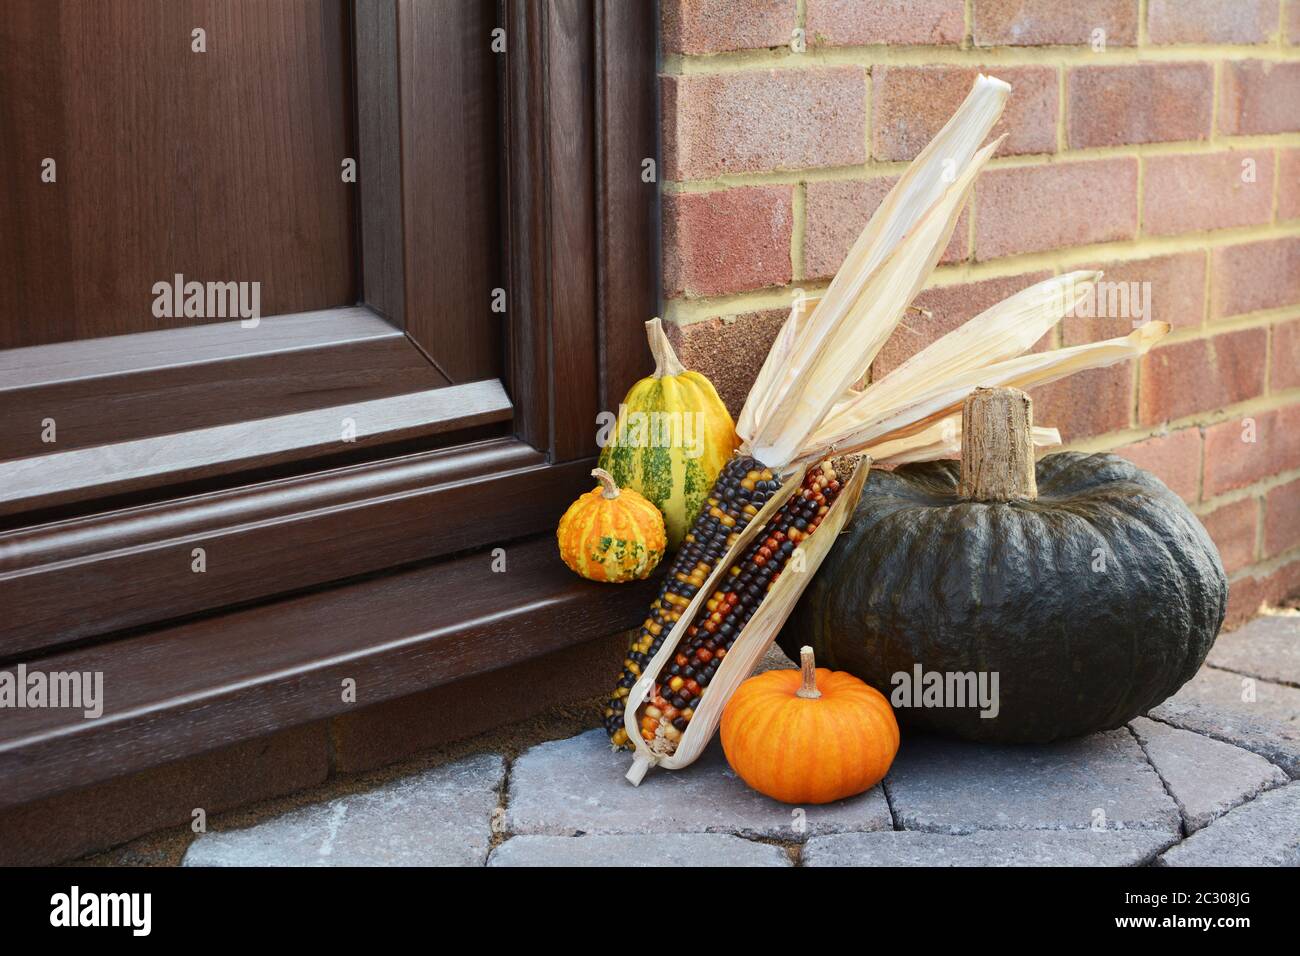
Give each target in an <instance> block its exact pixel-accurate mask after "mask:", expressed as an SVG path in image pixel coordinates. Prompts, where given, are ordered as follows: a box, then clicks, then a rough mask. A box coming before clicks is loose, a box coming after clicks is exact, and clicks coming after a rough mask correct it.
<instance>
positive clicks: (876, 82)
mask: <svg viewBox="0 0 1300 956" xmlns="http://www.w3.org/2000/svg"><path fill="white" fill-rule="evenodd" d="M661 11H662V20H663V24H662V25H663V31H662V42H663V50H662V52H663V78H662V107H663V116H662V121H663V159H664V170H663V174H664V183H663V191H664V277H663V278H664V296H665V299H666V306H665V313H666V317H667V318H668V319H669V327H670V330H671V332H672V334H673V336H674V338H675V340H676V341H677V343H678V345H679V347H680V350H681V352H682V354H683V358H684V359H685V360H686V361H687V362H688V364H691V365H694V366H695V367H698V368H700V369H701V370H703V371H705V372H706V373H707V374H709V375H710V376H711V377H712V378H713V379H714V381H715V383H716V384H718V386H719V388H720V390H721V391H722V392H723V395H724V397H725V398H726V399H727V401H728V403H729V404H730V405H731V406H732V408H733V410H736V409H738V407H739V405H740V404H741V403H742V402H743V400H744V396H745V394H746V392H747V390H748V388H749V383H750V381H751V380H752V377H753V375H754V373H755V372H756V371H757V363H758V362H759V361H760V360H761V356H762V354H763V353H764V351H765V350H766V347H767V344H768V343H769V342H770V341H771V338H772V336H773V335H774V334H775V331H776V329H777V328H778V327H779V325H780V322H781V320H782V319H783V317H784V315H785V312H786V310H787V309H788V307H789V302H790V300H791V297H792V296H793V295H794V293H795V290H797V289H802V290H807V291H810V292H811V291H816V290H819V289H823V288H824V287H825V286H826V285H827V283H828V281H829V278H830V276H831V275H832V274H833V273H834V271H835V269H836V268H837V267H838V266H839V264H840V261H841V260H842V258H843V256H844V254H845V252H846V251H847V249H848V247H849V245H850V243H851V242H852V241H853V239H854V238H855V237H856V235H857V233H858V231H859V230H860V229H861V228H862V226H863V225H864V224H865V223H866V220H867V218H868V217H869V216H870V214H871V212H872V211H873V210H874V209H875V207H876V206H877V205H878V204H879V202H880V201H881V199H882V198H883V196H884V194H885V192H886V190H887V189H888V188H889V186H890V185H891V183H892V181H893V179H894V178H895V177H897V175H898V174H899V172H900V170H901V169H903V168H904V166H905V164H906V161H907V160H909V159H911V158H912V157H913V156H915V155H916V153H917V152H918V151H919V150H920V148H921V147H922V146H923V145H924V144H925V143H926V141H927V140H928V139H929V137H930V136H932V135H933V134H934V132H935V131H936V130H937V129H938V128H939V127H940V126H941V125H942V123H943V122H944V121H945V120H946V119H947V117H948V115H949V114H950V113H951V112H952V110H953V109H954V108H955V107H956V105H957V104H958V103H959V102H960V101H961V99H962V97H963V96H964V95H965V93H966V92H967V90H968V89H969V87H970V83H971V80H972V79H973V77H974V75H975V73H976V72H977V71H979V70H984V71H986V72H991V73H993V74H994V75H997V76H1000V77H1002V78H1003V79H1005V80H1007V81H1008V82H1010V83H1011V84H1012V86H1013V87H1014V93H1013V95H1012V98H1011V102H1010V104H1009V106H1008V108H1007V110H1006V113H1005V115H1004V118H1003V120H1002V122H1001V124H1000V127H999V129H998V130H997V132H1006V133H1009V134H1010V135H1009V136H1008V138H1007V140H1006V142H1005V144H1004V145H1003V147H1002V149H1001V151H1000V153H999V154H998V156H997V157H996V158H995V159H994V160H993V161H992V163H991V164H990V168H989V169H988V170H987V171H986V172H985V173H984V174H983V175H982V177H981V179H980V180H979V182H978V183H977V185H976V189H975V195H974V198H973V200H972V202H971V204H970V208H969V209H968V210H967V212H966V213H965V215H964V217H963V219H962V222H961V223H960V224H959V226H958V229H957V233H956V235H955V236H954V238H953V240H952V243H951V244H950V246H949V248H948V250H947V252H946V253H945V255H944V259H943V262H942V263H941V264H940V266H939V268H938V270H937V271H936V273H935V275H934V278H933V283H932V287H931V288H929V289H927V290H926V291H924V292H922V293H921V297H920V299H919V302H918V304H920V305H922V306H924V307H925V308H927V309H928V310H930V312H931V313H932V315H931V316H930V317H920V316H917V317H915V318H913V317H911V316H909V318H908V319H907V320H906V321H905V322H904V323H903V325H902V326H900V329H899V331H898V333H897V334H896V335H895V337H894V339H893V340H892V341H891V342H890V343H889V344H888V345H887V346H886V348H885V350H884V351H883V352H882V353H881V355H880V357H879V358H878V360H877V362H876V366H875V368H874V370H873V373H874V374H876V375H879V374H882V373H883V372H884V371H887V370H888V369H889V368H891V367H893V366H895V365H897V364H898V363H899V362H900V361H901V360H902V359H904V358H906V357H907V356H908V355H910V354H911V353H912V352H913V351H915V350H916V349H917V348H920V347H921V346H923V345H925V344H927V343H929V342H931V341H933V340H934V339H935V338H936V337H938V336H939V335H941V334H942V333H944V332H946V331H948V330H949V329H951V328H953V327H954V326H955V325H957V324H958V323H960V322H961V321H963V320H964V319H966V318H969V317H970V316H972V315H974V314H976V313H977V312H979V311H980V310H982V309H984V308H986V307H987V306H989V305H991V304H992V303H993V302H995V301H997V300H998V299H1001V298H1003V297H1005V296H1006V295H1008V294H1010V293H1011V292H1014V291H1016V290H1018V289H1021V288H1023V287H1025V286H1027V285H1029V284H1031V283H1033V282H1036V281H1038V280H1040V279H1042V278H1044V277H1046V276H1049V275H1052V274H1055V273H1059V272H1062V271H1068V270H1072V269H1077V268H1082V267H1089V268H1092V267H1099V268H1102V269H1103V270H1104V271H1105V272H1106V278H1107V279H1108V280H1111V281H1122V282H1136V283H1149V284H1150V285H1149V288H1150V296H1151V299H1150V305H1151V308H1150V315H1149V316H1148V317H1150V318H1155V319H1162V320H1164V321H1167V322H1169V323H1170V324H1171V325H1172V326H1173V329H1174V331H1173V333H1172V334H1171V335H1170V336H1169V338H1168V339H1167V340H1166V344H1163V345H1162V346H1161V347H1160V348H1159V349H1157V350H1156V351H1154V352H1152V353H1151V354H1150V355H1149V356H1147V357H1146V358H1145V359H1144V360H1143V361H1141V362H1134V363H1129V364H1127V365H1124V366H1119V367H1114V368H1109V369H1101V370H1097V371H1092V372H1087V373H1084V374H1082V375H1078V376H1075V377H1074V378H1072V379H1069V380H1066V381H1064V382H1060V383H1056V384H1054V385H1051V386H1047V387H1044V388H1039V389H1037V390H1036V391H1035V395H1034V397H1035V400H1036V416H1037V419H1038V420H1039V422H1040V423H1042V424H1049V425H1055V426H1057V427H1059V428H1060V429H1061V432H1062V435H1063V437H1064V439H1065V441H1066V443H1067V445H1068V446H1069V447H1073V448H1080V449H1084V450H1106V451H1116V452H1118V453H1120V454H1123V455H1126V456H1128V457H1130V458H1132V459H1133V460H1134V461H1136V462H1138V463H1139V464H1141V465H1142V466H1143V467H1146V468H1149V469H1151V470H1152V471H1154V472H1155V473H1156V474H1157V475H1159V476H1160V477H1161V478H1163V479H1164V480H1165V481H1166V483H1168V484H1169V485H1170V487H1172V488H1173V489H1174V490H1175V491H1177V492H1178V493H1179V494H1181V495H1182V496H1183V497H1184V498H1185V499H1186V500H1187V501H1188V503H1189V504H1190V505H1191V506H1192V508H1193V509H1194V510H1195V511H1196V512H1197V514H1199V515H1200V516H1201V518H1202V520H1203V521H1204V522H1205V525H1206V527H1207V528H1208V529H1209V530H1210V533H1211V534H1212V535H1213V537H1214V539H1215V541H1216V542H1217V543H1218V545H1219V549H1220V552H1221V553H1222V556H1223V560H1224V564H1225V566H1226V567H1227V569H1228V571H1229V574H1230V577H1231V580H1232V609H1231V612H1230V613H1231V614H1232V616H1233V617H1234V618H1235V619H1240V618H1241V617H1243V616H1246V615H1248V614H1250V613H1251V612H1253V611H1254V610H1255V609H1256V608H1257V607H1258V605H1259V603H1260V602H1261V601H1265V600H1268V601H1274V600H1277V599H1278V598H1280V597H1281V596H1282V595H1283V594H1285V593H1286V592H1288V591H1290V590H1293V589H1294V588H1296V587H1298V586H1300V0H661ZM799 37H802V38H803V39H804V49H803V50H802V51H799V50H796V49H795V47H796V46H798V38H799ZM1247 171H1249V174H1248V172H1247ZM1131 324H1132V322H1131V319H1129V318H1123V319H1091V320H1088V319H1081V318H1071V319H1067V320H1066V321H1065V322H1063V323H1062V325H1061V327H1059V328H1058V329H1056V330H1055V331H1054V332H1053V333H1052V335H1051V337H1050V339H1051V341H1050V342H1044V343H1043V347H1046V346H1047V345H1049V344H1054V345H1070V344H1075V343H1078V342H1084V341H1089V340H1091V339H1094V338H1102V337H1107V336H1111V335H1117V334H1124V333H1125V332H1126V331H1128V329H1129V328H1131Z"/></svg>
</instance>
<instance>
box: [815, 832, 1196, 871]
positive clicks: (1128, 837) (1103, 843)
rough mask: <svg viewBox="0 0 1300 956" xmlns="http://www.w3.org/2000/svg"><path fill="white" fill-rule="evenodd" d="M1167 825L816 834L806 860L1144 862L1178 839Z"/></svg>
mask: <svg viewBox="0 0 1300 956" xmlns="http://www.w3.org/2000/svg"><path fill="white" fill-rule="evenodd" d="M1177 839H1178V837H1177V834H1174V833H1170V832H1168V831H1165V830H1104V831H1093V830H979V831H976V832H975V833H970V834H964V835H954V834H950V833H924V832H921V831H918V830H890V831H883V832H880V833H844V834H839V835H836V836H824V837H814V838H813V839H811V840H809V841H808V844H807V846H805V847H804V850H803V865H804V866H1140V865H1142V864H1145V863H1148V862H1150V861H1151V859H1152V858H1153V857H1155V855H1156V854H1157V853H1159V852H1160V851H1161V850H1163V849H1165V847H1167V846H1169V845H1170V844H1171V843H1173V842H1174V841H1175V840H1177Z"/></svg>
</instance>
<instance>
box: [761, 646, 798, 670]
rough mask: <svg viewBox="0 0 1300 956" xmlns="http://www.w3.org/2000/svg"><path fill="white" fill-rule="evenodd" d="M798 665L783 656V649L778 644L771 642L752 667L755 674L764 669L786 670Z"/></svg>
mask: <svg viewBox="0 0 1300 956" xmlns="http://www.w3.org/2000/svg"><path fill="white" fill-rule="evenodd" d="M798 666H799V665H798V664H796V663H795V662H794V661H792V660H790V658H788V657H786V656H785V651H783V650H781V646H780V645H779V644H776V643H773V644H772V646H771V647H769V648H768V649H767V653H766V654H764V655H763V656H762V657H760V658H759V659H758V664H757V665H756V666H755V667H754V673H755V674H761V673H763V672H764V671H788V670H794V669H795V668H797V667H798Z"/></svg>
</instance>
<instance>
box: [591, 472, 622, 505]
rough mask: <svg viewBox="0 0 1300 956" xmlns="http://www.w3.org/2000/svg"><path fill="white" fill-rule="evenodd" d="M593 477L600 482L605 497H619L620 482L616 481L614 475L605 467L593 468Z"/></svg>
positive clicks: (610, 498)
mask: <svg viewBox="0 0 1300 956" xmlns="http://www.w3.org/2000/svg"><path fill="white" fill-rule="evenodd" d="M591 477H593V478H595V479H596V480H597V481H599V482H600V493H601V496H602V497H604V498H608V499H609V500H610V501H613V500H614V499H615V498H617V497H618V483H617V482H616V481H614V476H613V475H611V474H610V473H609V472H607V471H606V470H605V469H604V468H593V469H591Z"/></svg>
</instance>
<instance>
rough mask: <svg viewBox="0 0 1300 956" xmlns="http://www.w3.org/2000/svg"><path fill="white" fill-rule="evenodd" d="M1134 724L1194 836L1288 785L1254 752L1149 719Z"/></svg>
mask: <svg viewBox="0 0 1300 956" xmlns="http://www.w3.org/2000/svg"><path fill="white" fill-rule="evenodd" d="M1130 726H1131V727H1132V728H1133V732H1134V733H1136V734H1137V736H1138V741H1139V742H1140V743H1141V744H1142V749H1143V750H1145V751H1146V753H1147V757H1148V758H1149V759H1150V761H1151V763H1152V764H1153V765H1154V766H1155V768H1156V772H1157V773H1158V774H1159V775H1160V778H1161V779H1162V780H1163V781H1164V782H1165V787H1166V788H1167V789H1168V791H1169V792H1170V793H1171V794H1172V795H1173V798H1174V800H1175V801H1176V802H1177V803H1178V809H1179V810H1181V811H1182V814H1183V822H1184V824H1186V826H1187V832H1189V833H1191V832H1192V831H1195V830H1199V829H1200V828H1201V827H1203V826H1205V825H1206V824H1207V823H1209V822H1210V821H1211V820H1213V819H1215V818H1216V817H1220V816H1223V814H1225V813H1227V812H1228V811H1229V810H1231V809H1232V808H1233V807H1235V806H1237V805H1239V804H1242V803H1245V802H1246V801H1247V800H1249V799H1251V798H1252V797H1255V796H1257V795H1259V794H1260V793H1262V792H1263V791H1265V790H1268V789H1271V788H1272V787H1276V786H1279V785H1281V784H1284V783H1286V782H1287V779H1288V778H1287V775H1286V774H1284V773H1283V772H1282V771H1281V770H1280V769H1278V768H1277V767H1275V766H1274V765H1273V764H1271V763H1269V762H1268V761H1267V760H1265V759H1264V758H1263V757H1261V756H1259V754H1255V753H1251V752H1250V751H1249V750H1242V749H1241V748H1240V747H1234V746H1233V745H1232V744H1225V743H1224V742H1223V741H1220V740H1215V739H1213V738H1212V737H1205V736H1203V735H1201V734H1195V733H1192V732H1191V731H1190V730H1179V729H1178V728H1177V727H1170V726H1169V725H1168V724H1162V723H1160V722H1159V721H1155V720H1148V719H1147V718H1145V717H1139V718H1137V719H1136V720H1134V721H1133V722H1132V724H1130Z"/></svg>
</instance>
